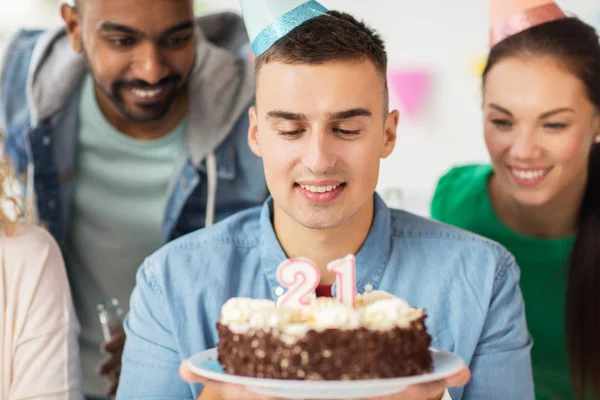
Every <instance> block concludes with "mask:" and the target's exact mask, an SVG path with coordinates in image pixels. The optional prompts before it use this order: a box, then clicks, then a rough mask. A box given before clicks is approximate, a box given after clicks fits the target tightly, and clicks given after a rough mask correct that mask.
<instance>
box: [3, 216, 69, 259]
mask: <svg viewBox="0 0 600 400" xmlns="http://www.w3.org/2000/svg"><path fill="white" fill-rule="evenodd" d="M0 231H1V232H0V249H2V252H3V253H4V262H10V263H11V264H12V263H26V264H30V263H40V264H46V262H47V261H48V260H52V259H58V260H61V258H60V249H59V247H58V244H57V243H56V241H55V240H54V238H53V237H52V235H51V234H50V233H49V232H48V231H47V230H45V229H43V228H41V227H39V226H34V225H25V224H17V225H15V226H14V227H13V229H11V230H7V228H6V227H0Z"/></svg>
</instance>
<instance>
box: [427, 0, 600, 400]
mask: <svg viewBox="0 0 600 400" xmlns="http://www.w3.org/2000/svg"><path fill="white" fill-rule="evenodd" d="M536 1H537V3H538V4H536V7H534V8H531V9H529V10H526V11H525V12H524V14H517V17H520V18H522V16H523V15H526V16H527V17H529V20H532V21H533V20H538V19H540V18H542V17H544V16H548V15H554V16H558V17H557V18H552V20H550V21H545V22H543V23H541V24H539V25H535V26H532V27H530V28H529V29H526V30H524V31H522V32H517V33H515V34H514V35H509V36H508V37H505V38H503V39H502V40H500V41H499V42H498V43H497V44H496V45H495V46H494V47H493V48H492V50H491V52H490V55H489V59H488V63H487V67H486V68H485V71H484V75H483V83H484V101H483V106H484V119H485V120H484V131H485V142H486V145H487V148H488V151H489V154H490V158H491V161H492V165H491V166H488V165H476V166H463V167H459V168H455V169H453V170H452V171H450V172H449V173H448V174H446V175H445V176H444V177H443V178H442V179H441V180H440V182H439V183H438V187H437V190H436V194H435V196H434V199H433V201H432V206H431V212H432V216H433V217H434V218H436V219H440V220H442V221H444V222H447V223H451V224H454V225H457V226H459V227H462V228H465V229H469V230H472V231H474V232H476V233H479V234H481V235H483V236H487V237H489V238H491V239H494V240H496V241H498V242H500V243H501V244H503V245H504V246H506V247H507V248H508V250H510V251H511V252H512V253H513V254H514V255H515V257H516V259H517V262H518V264H519V265H520V266H521V271H522V275H521V288H522V291H523V297H524V299H525V306H526V310H527V321H528V326H529V329H530V332H531V335H532V336H533V340H534V343H535V345H534V346H533V349H532V361H533V372H534V379H535V384H536V395H537V398H538V399H540V400H541V399H553V398H559V399H572V398H574V396H576V398H583V397H578V396H583V395H584V393H585V392H586V391H587V390H589V388H588V382H589V383H591V386H592V389H594V391H595V393H596V395H600V353H599V352H598V351H597V349H598V346H597V334H598V328H599V327H600V326H599V324H600V297H599V296H598V295H597V293H598V291H599V290H600V287H598V286H597V285H598V283H599V282H600V269H599V268H598V266H599V265H600V239H599V236H598V229H600V226H599V221H600V220H599V215H600V210H599V207H600V197H599V196H600V144H599V142H600V45H599V43H598V35H597V34H596V32H595V31H594V29H593V28H592V27H591V26H588V25H586V24H585V23H583V22H581V21H580V20H579V19H577V18H567V17H564V14H563V13H562V12H560V9H558V7H556V5H554V4H553V3H551V2H547V1H539V0H536ZM539 3H548V4H542V5H541V6H540V5H539ZM505 4H506V3H505ZM542 19H543V18H542ZM569 365H570V374H569ZM571 382H572V384H573V387H574V390H572V389H571V386H572V385H571ZM574 393H575V394H574Z"/></svg>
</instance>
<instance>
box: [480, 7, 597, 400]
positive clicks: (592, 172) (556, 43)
mask: <svg viewBox="0 0 600 400" xmlns="http://www.w3.org/2000/svg"><path fill="white" fill-rule="evenodd" d="M545 56H551V57H554V58H555V59H556V60H557V61H558V62H560V63H561V64H562V65H563V66H564V67H565V68H566V69H567V70H568V71H571V73H572V74H573V75H574V76H576V77H577V78H579V80H580V81H581V83H582V84H583V85H584V86H585V88H586V92H587V93H586V94H587V96H588V98H589V100H590V101H591V102H592V104H594V106H595V107H596V109H597V110H598V111H600V43H599V41H598V33H597V32H596V31H595V29H594V28H593V27H592V26H590V25H588V24H586V23H584V22H582V21H581V20H579V19H577V18H575V17H568V18H561V19H558V20H556V21H552V22H548V23H545V24H541V25H537V26H535V27H532V28H530V29H527V30H525V31H523V32H521V33H519V34H516V35H514V36H511V37H509V38H507V39H505V40H503V41H502V42H500V43H498V44H497V45H496V46H494V47H493V48H492V50H491V52H490V55H489V58H488V64H487V66H486V68H485V71H484V73H483V83H484V87H485V79H486V76H487V74H488V72H489V71H490V70H491V69H492V68H493V67H494V65H496V64H497V63H498V62H500V61H501V60H503V59H505V58H509V57H526V58H527V57H545ZM598 232H600V144H597V143H595V144H593V145H592V149H591V150H590V159H589V166H588V181H587V185H586V188H585V193H584V195H583V201H582V203H581V206H580V209H579V215H578V219H577V235H576V237H575V243H574V245H573V250H572V252H571V257H570V263H569V275H568V280H567V285H566V289H567V293H566V299H565V313H566V315H565V320H566V321H565V322H566V326H565V328H566V336H567V343H566V344H567V348H568V350H569V363H570V368H571V376H572V381H573V386H574V389H575V392H576V397H575V398H576V399H584V398H586V396H585V394H586V392H587V391H588V389H589V388H590V386H591V390H592V391H593V392H594V394H595V396H600V347H599V346H598V327H600V296H599V295H598V293H599V292H600V234H599V233H598ZM557 311H562V310H557ZM533 340H535V337H534V338H533ZM590 384H591V385H590Z"/></svg>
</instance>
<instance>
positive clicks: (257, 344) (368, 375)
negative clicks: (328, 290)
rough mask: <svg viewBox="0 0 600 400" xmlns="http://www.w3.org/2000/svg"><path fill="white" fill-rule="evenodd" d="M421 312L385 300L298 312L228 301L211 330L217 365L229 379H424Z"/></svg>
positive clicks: (385, 296) (372, 296) (322, 302)
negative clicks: (215, 335)
mask: <svg viewBox="0 0 600 400" xmlns="http://www.w3.org/2000/svg"><path fill="white" fill-rule="evenodd" d="M425 318H426V314H425V311H424V310H422V309H417V308H411V307H410V306H409V305H408V304H407V303H406V302H405V301H404V300H402V299H400V298H397V297H395V296H393V295H391V294H389V293H386V292H381V291H374V292H369V293H366V294H364V295H359V296H357V297H356V308H352V307H348V306H344V305H342V304H341V303H339V302H338V301H337V300H335V299H331V298H319V299H316V300H314V301H313V302H312V303H311V305H310V306H307V307H302V308H288V307H278V306H277V305H276V304H275V302H272V301H270V300H255V299H247V298H233V299H230V300H229V301H228V302H227V303H226V304H225V305H224V306H223V308H222V314H221V319H220V321H219V322H218V323H217V330H218V334H219V343H218V354H219V362H220V364H221V365H222V366H223V369H224V370H225V371H226V372H227V373H229V374H235V375H242V376H251V377H257V378H270V379H299V380H357V379H380V378H394V377H402V376H410V375H417V374H422V373H426V372H430V371H431V370H432V368H433V362H432V359H431V355H430V353H429V345H430V343H431V337H430V336H429V334H428V333H427V329H426V326H425Z"/></svg>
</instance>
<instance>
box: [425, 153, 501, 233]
mask: <svg viewBox="0 0 600 400" xmlns="http://www.w3.org/2000/svg"><path fill="white" fill-rule="evenodd" d="M491 173H492V167H491V166H490V165H489V164H470V165H462V166H458V167H454V168H452V169H450V170H449V171H448V172H446V173H445V174H444V175H443V176H442V177H441V178H440V180H439V181H438V183H437V185H436V188H435V192H434V195H433V199H432V201H431V216H432V217H433V218H435V219H437V220H440V221H442V222H448V223H452V224H456V220H457V218H458V219H463V218H466V217H476V216H477V214H478V213H477V210H482V211H483V206H484V204H485V200H486V199H487V196H488V194H487V181H488V178H489V176H490V174H491ZM459 225H460V224H459Z"/></svg>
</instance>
